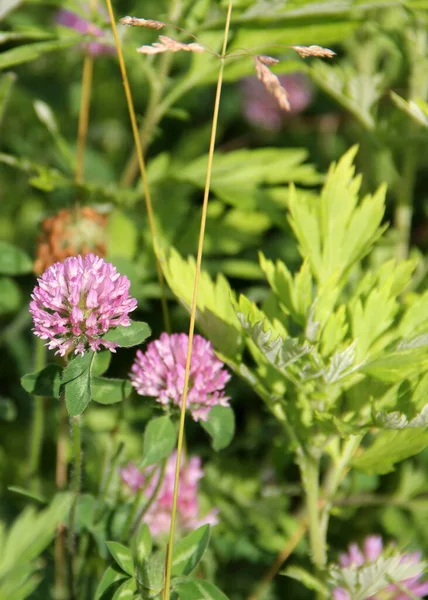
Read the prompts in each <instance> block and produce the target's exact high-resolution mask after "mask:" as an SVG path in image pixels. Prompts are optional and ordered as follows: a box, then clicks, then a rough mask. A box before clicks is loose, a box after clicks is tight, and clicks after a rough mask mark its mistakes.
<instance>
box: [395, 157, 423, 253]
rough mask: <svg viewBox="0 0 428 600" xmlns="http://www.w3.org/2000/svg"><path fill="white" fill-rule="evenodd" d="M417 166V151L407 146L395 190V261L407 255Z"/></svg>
mask: <svg viewBox="0 0 428 600" xmlns="http://www.w3.org/2000/svg"><path fill="white" fill-rule="evenodd" d="M417 165H418V156H417V150H416V149H415V147H414V146H409V147H408V148H406V150H405V155H404V159H403V167H402V172H401V177H400V181H399V185H398V189H397V204H396V207H395V216H394V221H395V228H396V230H397V234H398V236H397V237H398V239H397V250H396V256H397V260H399V261H400V260H405V259H406V258H407V257H408V254H409V246H410V235H411V229H412V216H413V189H414V186H415V180H416V172H417Z"/></svg>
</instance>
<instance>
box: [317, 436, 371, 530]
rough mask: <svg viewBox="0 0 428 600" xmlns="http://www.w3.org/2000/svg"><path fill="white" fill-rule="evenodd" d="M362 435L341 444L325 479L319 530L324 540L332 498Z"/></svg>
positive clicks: (352, 437) (351, 437)
mask: <svg viewBox="0 0 428 600" xmlns="http://www.w3.org/2000/svg"><path fill="white" fill-rule="evenodd" d="M362 438H363V436H362V435H351V436H350V438H349V439H348V440H347V441H346V442H345V443H344V444H343V448H342V452H341V454H340V456H339V458H338V459H337V460H336V461H334V462H333V465H332V467H331V469H330V471H329V473H328V475H327V477H326V480H325V482H324V486H323V497H324V499H325V503H324V505H323V507H322V508H321V529H322V535H323V537H324V539H327V529H328V522H329V519H330V511H331V508H332V506H333V502H334V496H335V494H336V493H337V491H338V489H339V487H340V485H341V483H342V481H343V479H344V478H345V476H346V473H347V471H348V469H349V463H350V462H351V460H352V458H353V456H354V454H355V452H356V451H357V450H358V448H359V446H360V443H361V440H362Z"/></svg>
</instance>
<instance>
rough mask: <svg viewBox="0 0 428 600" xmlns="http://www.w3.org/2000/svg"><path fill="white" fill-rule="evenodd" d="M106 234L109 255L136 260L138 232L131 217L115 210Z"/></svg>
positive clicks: (111, 215)
mask: <svg viewBox="0 0 428 600" xmlns="http://www.w3.org/2000/svg"><path fill="white" fill-rule="evenodd" d="M106 232H107V237H108V247H109V254H111V255H112V256H121V257H124V258H129V259H132V258H134V256H135V253H136V251H137V241H138V230H137V227H136V225H135V222H134V221H133V220H132V219H131V218H130V217H128V216H126V214H125V213H123V212H122V211H120V210H117V209H116V210H113V211H112V212H111V213H110V215H109V218H108V223H107V231H106Z"/></svg>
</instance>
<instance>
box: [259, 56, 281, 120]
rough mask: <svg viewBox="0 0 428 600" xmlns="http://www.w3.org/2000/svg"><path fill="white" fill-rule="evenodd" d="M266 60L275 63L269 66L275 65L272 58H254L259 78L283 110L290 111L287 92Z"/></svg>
mask: <svg viewBox="0 0 428 600" xmlns="http://www.w3.org/2000/svg"><path fill="white" fill-rule="evenodd" d="M266 59H269V61H273V62H268V63H267V64H271V65H272V64H275V59H272V58H271V57H270V56H254V64H255V66H256V73H257V77H258V79H260V81H261V82H262V83H263V85H264V86H265V88H266V90H267V91H268V92H269V93H270V94H272V96H273V97H274V98H275V99H276V101H277V102H278V104H279V106H280V107H281V108H282V109H283V110H290V103H289V101H288V96H287V92H286V91H285V89H284V88H283V87H282V85H281V82H280V81H279V79H278V77H277V76H276V75H274V74H273V73H272V71H270V70H269V69H268V67H267V66H266Z"/></svg>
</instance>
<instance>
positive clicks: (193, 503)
mask: <svg viewBox="0 0 428 600" xmlns="http://www.w3.org/2000/svg"><path fill="white" fill-rule="evenodd" d="M176 461H177V452H173V454H171V456H170V457H169V458H168V461H167V464H166V469H165V474H164V478H163V482H162V483H161V487H160V490H159V492H158V494H157V496H156V498H155V500H154V502H153V503H152V505H151V506H150V508H149V510H148V511H147V512H146V513H145V515H144V523H146V524H147V525H148V527H149V529H150V531H151V533H152V535H153V536H159V535H162V534H165V533H168V531H169V527H170V522H171V509H172V499H173V494H174V479H175V466H176ZM120 475H121V478H122V481H123V482H124V483H125V484H126V485H127V486H128V487H129V488H130V490H131V491H132V492H133V493H136V492H137V491H138V490H139V489H140V488H142V487H144V486H145V485H146V484H147V487H146V488H145V490H144V493H143V496H144V499H143V501H144V503H146V502H147V501H149V500H150V498H151V497H152V496H153V494H154V493H155V490H156V487H157V485H158V482H159V477H160V476H161V473H160V469H159V467H148V468H147V469H145V470H144V471H143V472H141V471H139V470H138V469H137V468H136V467H135V465H134V464H133V463H129V465H128V466H127V467H125V468H124V469H121V471H120ZM203 476H204V472H203V470H202V467H201V459H200V458H199V456H192V457H190V458H189V459H188V460H185V461H183V462H182V465H181V469H180V483H179V488H178V498H177V517H178V527H179V528H180V529H181V531H182V532H185V531H191V530H193V529H196V528H197V527H200V526H201V525H205V524H210V525H216V524H217V523H218V518H217V513H218V510H217V509H213V510H211V511H210V512H209V513H208V514H206V515H205V516H204V517H202V518H200V516H199V515H200V507H199V499H198V488H199V480H200V479H201V478H202V477H203Z"/></svg>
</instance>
